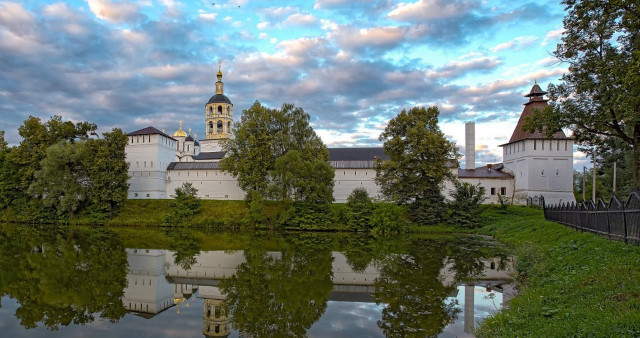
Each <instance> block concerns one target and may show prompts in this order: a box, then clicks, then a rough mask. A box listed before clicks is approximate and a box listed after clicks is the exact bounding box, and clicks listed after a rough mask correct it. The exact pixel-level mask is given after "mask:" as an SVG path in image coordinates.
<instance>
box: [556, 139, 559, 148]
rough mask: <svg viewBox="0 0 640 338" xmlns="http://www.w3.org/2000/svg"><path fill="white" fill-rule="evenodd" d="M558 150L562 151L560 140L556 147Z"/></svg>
mask: <svg viewBox="0 0 640 338" xmlns="http://www.w3.org/2000/svg"><path fill="white" fill-rule="evenodd" d="M556 150H560V140H558V144H557V145H556Z"/></svg>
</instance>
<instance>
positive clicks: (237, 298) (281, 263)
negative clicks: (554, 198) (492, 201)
mask: <svg viewBox="0 0 640 338" xmlns="http://www.w3.org/2000/svg"><path fill="white" fill-rule="evenodd" d="M0 255H1V256H2V257H0V292H1V294H0V296H1V298H0V305H1V306H0V332H1V334H0V335H2V336H3V337H4V336H6V337H92V338H93V337H96V338H97V337H145V336H149V337H151V336H152V337H203V336H204V337H286V336H296V337H297V336H309V337H385V336H388V337H407V336H417V337H425V336H429V337H431V336H441V337H465V336H473V328H474V326H475V325H477V323H479V322H480V321H482V319H483V318H485V317H486V316H488V315H490V314H492V313H494V312H495V311H498V310H499V309H500V308H501V307H503V306H504V305H505V304H506V303H507V302H508V300H509V299H510V298H511V297H512V296H513V287H512V281H511V279H510V276H509V271H510V269H511V259H510V256H509V254H508V252H507V251H506V249H505V248H504V247H503V246H501V245H500V244H499V243H496V242H495V241H492V240H491V239H488V238H485V237H479V236H468V235H450V234H447V235H432V234H430V235H395V236H390V235H389V236H377V237H374V236H368V235H361V234H353V233H308V232H294V233H277V232H256V233H247V232H235V233H234V232H217V231H213V230H211V231H208V230H201V229H188V228H179V229H175V228H152V229H145V228H124V227H123V228H88V227H68V226H61V227H53V226H49V227H30V226H18V225H13V224H0Z"/></svg>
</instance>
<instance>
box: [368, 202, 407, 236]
mask: <svg viewBox="0 0 640 338" xmlns="http://www.w3.org/2000/svg"><path fill="white" fill-rule="evenodd" d="M404 213H405V210H404V208H402V207H401V206H399V205H396V204H392V203H380V204H378V205H377V206H376V208H375V211H374V212H373V214H372V215H371V226H372V227H373V232H382V233H389V232H403V231H405V230H406V228H407V222H406V221H405V220H404V218H403V215H404Z"/></svg>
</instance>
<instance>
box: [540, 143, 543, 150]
mask: <svg viewBox="0 0 640 338" xmlns="http://www.w3.org/2000/svg"><path fill="white" fill-rule="evenodd" d="M540 143H542V150H544V141H542V142H540Z"/></svg>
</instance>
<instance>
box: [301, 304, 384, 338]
mask: <svg viewBox="0 0 640 338" xmlns="http://www.w3.org/2000/svg"><path fill="white" fill-rule="evenodd" d="M383 308H384V306H382V305H376V304H375V303H351V302H334V301H329V302H327V310H326V311H325V313H324V314H323V315H322V317H320V319H319V320H318V321H317V322H316V323H315V324H313V326H311V328H310V329H309V331H307V335H308V336H309V337H384V334H383V333H382V330H380V328H379V327H378V324H377V321H378V320H380V319H381V318H382V309H383Z"/></svg>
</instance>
